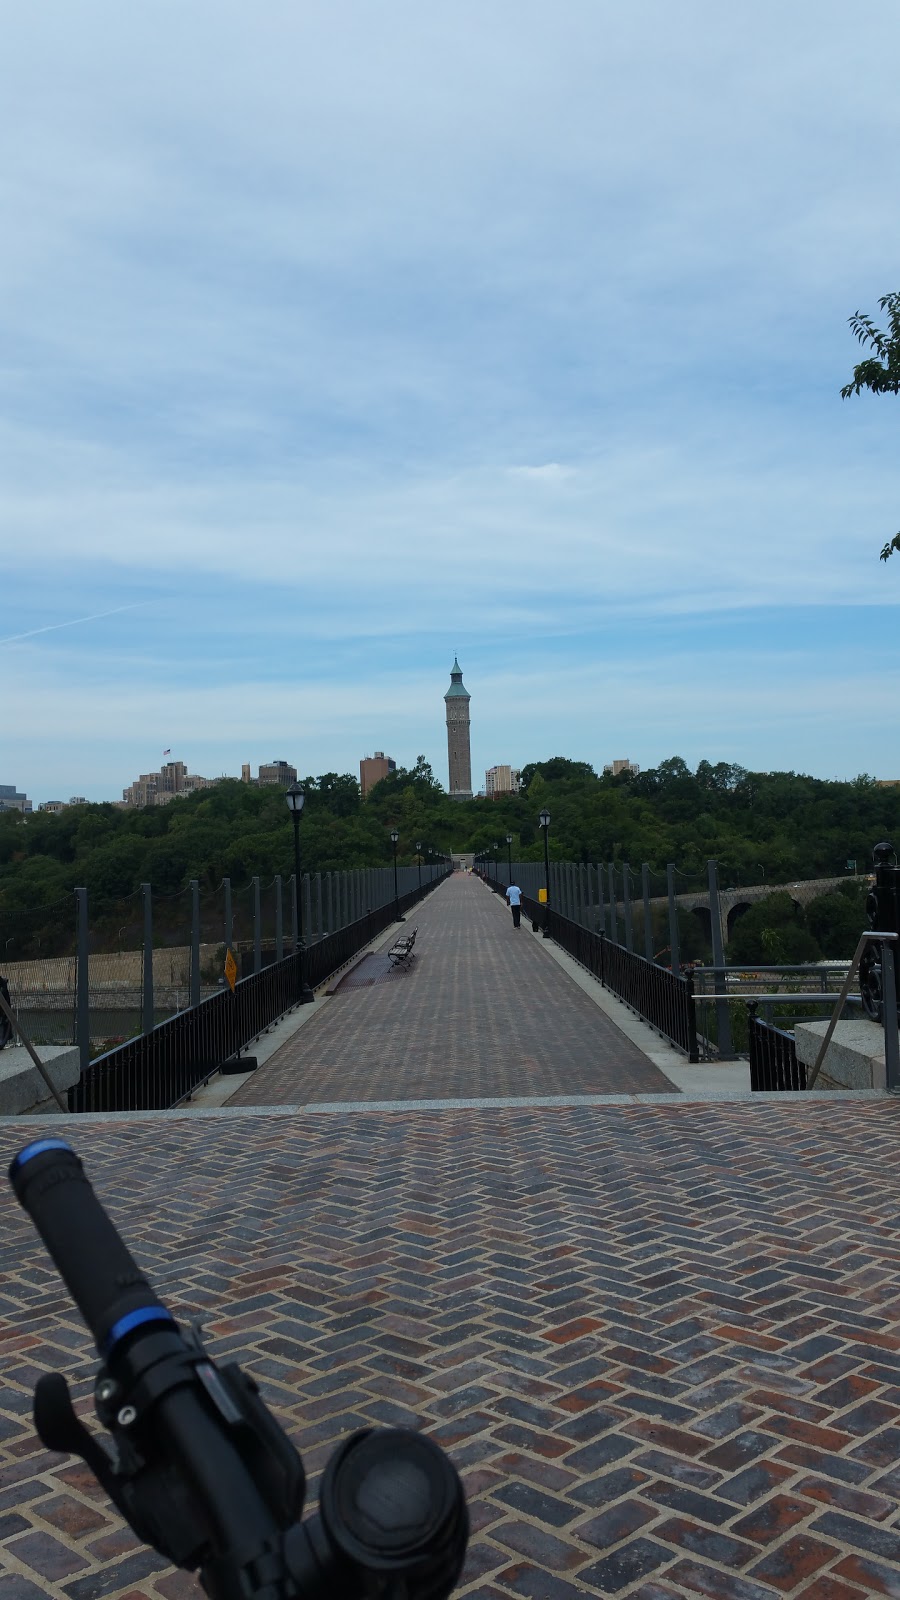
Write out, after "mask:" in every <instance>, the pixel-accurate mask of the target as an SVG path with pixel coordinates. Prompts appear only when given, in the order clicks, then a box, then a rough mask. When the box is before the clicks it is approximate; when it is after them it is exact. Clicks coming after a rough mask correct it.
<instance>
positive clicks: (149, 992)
mask: <svg viewBox="0 0 900 1600" xmlns="http://www.w3.org/2000/svg"><path fill="white" fill-rule="evenodd" d="M152 895H153V891H152V889H151V887H150V885H149V883H142V884H141V896H142V898H143V901H144V982H143V1006H142V1010H141V1032H142V1033H152V1031H153V900H152Z"/></svg>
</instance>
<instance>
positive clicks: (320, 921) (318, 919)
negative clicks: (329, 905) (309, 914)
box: [316, 872, 325, 939]
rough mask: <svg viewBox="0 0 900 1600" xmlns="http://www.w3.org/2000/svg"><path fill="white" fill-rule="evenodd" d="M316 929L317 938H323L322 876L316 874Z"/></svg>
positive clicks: (318, 873) (319, 873)
mask: <svg viewBox="0 0 900 1600" xmlns="http://www.w3.org/2000/svg"><path fill="white" fill-rule="evenodd" d="M316 928H317V929H318V933H319V938H320V939H322V938H324V937H325V923H324V921H323V919H322V874H321V872H317V873H316Z"/></svg>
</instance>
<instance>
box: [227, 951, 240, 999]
mask: <svg viewBox="0 0 900 1600" xmlns="http://www.w3.org/2000/svg"><path fill="white" fill-rule="evenodd" d="M225 976H226V978H227V979H228V987H229V988H230V990H231V992H232V994H234V984H235V979H236V978H237V962H236V961H235V959H234V956H233V955H232V954H231V951H230V950H226V952H225Z"/></svg>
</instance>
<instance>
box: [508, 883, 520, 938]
mask: <svg viewBox="0 0 900 1600" xmlns="http://www.w3.org/2000/svg"><path fill="white" fill-rule="evenodd" d="M506 903H507V905H508V906H509V908H510V910H511V911H512V919H513V927H514V928H517V927H518V926H519V923H520V922H521V920H522V891H521V889H520V888H519V887H518V885H517V884H515V883H511V884H510V886H509V888H508V889H507V891H506Z"/></svg>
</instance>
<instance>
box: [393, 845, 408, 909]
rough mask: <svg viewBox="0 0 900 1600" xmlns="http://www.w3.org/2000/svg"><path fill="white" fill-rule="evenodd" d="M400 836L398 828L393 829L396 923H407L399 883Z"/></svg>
mask: <svg viewBox="0 0 900 1600" xmlns="http://www.w3.org/2000/svg"><path fill="white" fill-rule="evenodd" d="M399 840H400V835H399V833H398V832H397V829H396V828H392V829H391V844H392V846H393V850H394V921H395V922H405V921H406V918H405V917H401V915H400V889H399V886H398V882H397V845H398V843H399Z"/></svg>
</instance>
